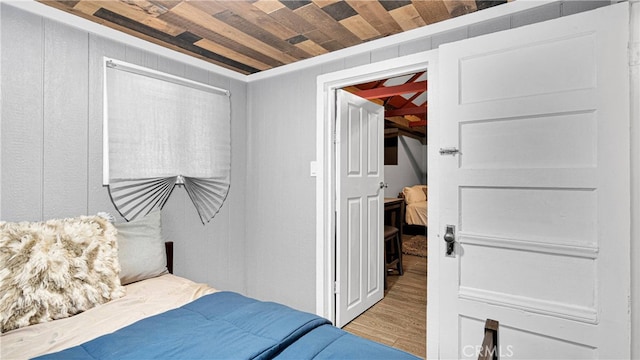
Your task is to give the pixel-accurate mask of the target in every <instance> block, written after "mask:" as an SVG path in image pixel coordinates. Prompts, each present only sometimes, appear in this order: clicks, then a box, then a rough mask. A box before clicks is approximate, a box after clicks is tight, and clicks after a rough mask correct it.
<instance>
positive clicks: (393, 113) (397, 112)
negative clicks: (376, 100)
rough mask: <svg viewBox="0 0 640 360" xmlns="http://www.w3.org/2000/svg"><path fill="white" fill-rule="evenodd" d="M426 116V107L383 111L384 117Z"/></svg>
mask: <svg viewBox="0 0 640 360" xmlns="http://www.w3.org/2000/svg"><path fill="white" fill-rule="evenodd" d="M426 114H427V105H426V104H425V105H422V106H414V107H406V108H402V109H396V110H385V112H384V116H404V115H425V116H426Z"/></svg>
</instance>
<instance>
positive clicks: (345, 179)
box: [336, 90, 384, 327]
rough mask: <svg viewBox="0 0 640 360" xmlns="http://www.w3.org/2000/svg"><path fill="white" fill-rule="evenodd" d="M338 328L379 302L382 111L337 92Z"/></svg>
mask: <svg viewBox="0 0 640 360" xmlns="http://www.w3.org/2000/svg"><path fill="white" fill-rule="evenodd" d="M336 119H337V120H336V121H337V124H336V128H337V129H340V131H339V135H340V138H339V139H336V142H337V148H336V149H337V161H336V163H337V167H338V173H339V174H340V175H339V182H338V184H336V190H337V196H338V198H337V199H336V204H338V206H337V219H338V221H337V222H336V232H337V235H336V242H337V246H336V249H337V252H336V265H337V269H336V283H337V286H336V325H337V326H339V327H342V326H344V325H346V324H347V323H348V322H349V321H351V320H353V319H354V318H355V317H356V316H358V315H360V314H361V313H363V312H364V311H365V310H367V309H368V308H369V307H371V306H373V305H374V304H375V303H376V302H378V301H379V300H381V299H382V296H383V295H384V287H383V285H384V284H383V281H384V278H383V276H382V275H383V261H384V260H383V255H384V253H383V248H382V247H383V244H384V242H383V238H382V227H383V225H384V224H383V211H384V201H383V197H384V192H383V191H382V190H381V189H380V185H379V184H380V183H381V182H383V181H384V166H383V162H384V157H383V152H382V146H381V144H382V139H383V138H382V137H383V136H384V130H383V127H384V108H383V107H382V106H380V105H377V104H375V103H373V102H370V101H368V100H365V99H363V98H360V97H357V96H355V95H352V94H350V93H348V92H345V91H342V90H338V91H337V116H336Z"/></svg>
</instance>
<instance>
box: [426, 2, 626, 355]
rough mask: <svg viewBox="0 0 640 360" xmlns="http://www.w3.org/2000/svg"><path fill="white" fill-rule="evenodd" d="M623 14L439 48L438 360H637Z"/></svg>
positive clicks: (611, 9) (621, 7) (584, 16)
mask: <svg viewBox="0 0 640 360" xmlns="http://www.w3.org/2000/svg"><path fill="white" fill-rule="evenodd" d="M628 6H629V5H628V3H622V4H618V5H612V6H607V7H604V8H600V9H598V10H594V11H590V12H585V13H581V14H577V15H573V16H568V17H564V18H560V19H557V20H552V21H547V22H544V23H539V24H534V25H531V26H527V27H522V28H517V29H513V30H510V31H505V32H501V33H495V34H491V35H487V36H483V37H478V38H474V39H469V40H465V41H461V42H457V43H452V44H447V45H443V46H441V47H440V49H439V52H440V59H439V64H440V67H439V69H440V74H439V79H440V82H439V84H440V96H439V98H440V99H441V103H440V104H441V107H440V109H441V114H440V118H441V119H442V120H441V122H440V130H441V133H440V135H441V141H440V144H441V146H442V147H455V148H457V149H458V150H459V153H458V154H454V155H450V154H449V155H446V154H444V155H442V156H440V161H439V164H440V176H441V178H442V181H441V182H440V185H441V186H440V188H441V193H440V204H441V207H440V212H439V215H440V226H441V227H442V228H441V229H440V238H439V239H438V240H437V241H439V242H440V243H441V246H440V249H442V250H441V252H440V253H439V254H437V256H441V258H440V259H439V263H440V282H439V284H440V286H439V291H440V299H439V300H440V302H439V304H440V324H439V326H440V328H439V341H440V343H439V356H440V358H452V359H462V358H477V357H478V353H477V351H478V347H479V345H480V344H481V342H482V338H483V327H484V326H483V325H484V321H485V319H487V318H490V319H494V320H497V321H499V323H500V332H499V351H500V355H501V357H502V358H514V359H522V358H530V359H551V358H553V359H595V358H607V359H625V358H627V359H628V358H629V343H630V338H629V324H630V320H629V314H628V307H629V305H628V295H629V290H630V288H629V277H630V270H629V246H630V244H629V242H630V234H629V226H630V225H629V224H630V218H629V186H630V183H629V181H630V180H629V166H630V165H629V89H628V83H629V72H628V69H629V68H628V62H627V61H628V58H627V42H628V36H629V34H628V24H629V21H628V16H629V15H628ZM446 224H451V225H455V227H456V244H455V257H448V256H445V254H444V249H445V246H444V245H445V244H444V241H443V235H444V227H445V225H446Z"/></svg>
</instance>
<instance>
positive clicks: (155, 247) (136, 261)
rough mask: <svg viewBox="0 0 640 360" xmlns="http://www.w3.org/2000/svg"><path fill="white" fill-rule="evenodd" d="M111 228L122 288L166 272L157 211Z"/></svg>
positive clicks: (164, 253) (165, 257)
mask: <svg viewBox="0 0 640 360" xmlns="http://www.w3.org/2000/svg"><path fill="white" fill-rule="evenodd" d="M115 226H116V229H118V258H119V260H120V282H121V283H122V285H125V284H129V283H132V282H135V281H140V280H144V279H149V278H152V277H156V276H159V275H162V274H166V273H168V271H167V255H166V252H165V246H164V240H163V239H162V225H161V216H160V211H153V212H151V213H149V214H148V215H147V216H145V217H143V218H138V219H134V220H131V221H129V222H126V223H117V224H115Z"/></svg>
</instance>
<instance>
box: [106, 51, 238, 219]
mask: <svg viewBox="0 0 640 360" xmlns="http://www.w3.org/2000/svg"><path fill="white" fill-rule="evenodd" d="M105 79H106V81H105V88H106V90H105V94H106V96H105V119H104V136H105V139H104V143H105V152H104V154H105V162H104V183H105V185H108V189H109V194H110V196H111V199H112V201H113V204H114V205H115V207H116V208H117V210H118V211H119V212H120V214H121V215H122V216H123V217H124V218H125V219H127V220H132V219H134V218H136V217H137V216H143V215H146V214H148V213H149V212H150V211H152V210H154V209H157V208H162V207H163V206H164V204H165V203H166V201H167V199H168V197H169V195H170V194H171V192H172V191H173V189H174V187H175V185H176V184H178V185H184V188H185V190H186V191H187V193H188V194H189V197H190V198H191V200H192V201H193V203H194V205H195V207H196V209H197V211H198V214H199V215H200V219H201V220H202V222H203V223H205V222H208V221H210V220H211V219H212V218H213V217H214V216H215V214H216V213H217V212H218V210H219V209H220V207H221V206H222V203H223V202H224V199H225V198H226V196H227V192H228V190H229V176H230V171H231V139H230V127H231V123H230V121H231V115H230V101H229V93H228V91H226V90H223V89H218V88H215V87H212V86H209V85H205V84H201V83H198V82H194V81H191V80H187V79H183V78H179V77H176V76H173V75H169V74H164V73H161V72H158V71H155V70H151V69H147V68H143V67H140V66H136V65H132V64H127V63H124V62H121V61H117V60H113V59H105Z"/></svg>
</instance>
